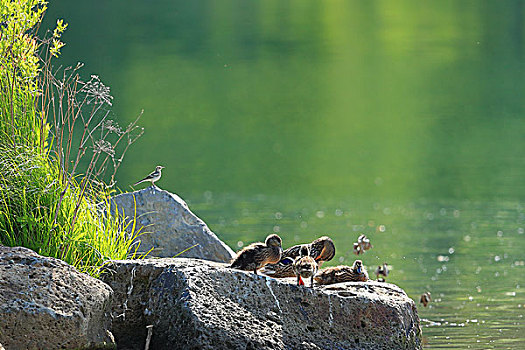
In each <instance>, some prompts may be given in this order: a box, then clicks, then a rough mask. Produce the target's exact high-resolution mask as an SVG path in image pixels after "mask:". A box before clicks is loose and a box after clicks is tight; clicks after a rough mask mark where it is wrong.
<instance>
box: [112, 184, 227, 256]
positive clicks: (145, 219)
mask: <svg viewBox="0 0 525 350" xmlns="http://www.w3.org/2000/svg"><path fill="white" fill-rule="evenodd" d="M115 207H116V208H117V209H118V212H119V214H120V215H121V216H122V217H128V218H133V217H135V218H136V219H137V220H136V221H137V229H139V228H142V231H141V232H142V235H140V236H139V237H138V238H137V240H140V249H139V250H140V251H142V252H145V251H149V250H150V249H151V248H153V250H152V251H151V253H150V255H152V256H157V257H174V256H176V255H177V254H179V253H181V252H182V251H184V250H186V249H188V248H190V247H193V248H191V249H189V250H187V251H185V252H184V253H182V254H180V255H179V256H180V257H188V258H201V259H206V260H212V261H218V262H229V261H230V260H231V259H232V258H233V257H234V256H235V254H234V252H233V251H232V250H231V248H230V247H228V246H227V245H226V244H225V243H224V242H222V241H221V240H220V239H219V238H218V237H217V236H216V235H215V234H214V233H213V232H212V231H211V230H210V229H209V228H208V226H207V225H206V224H205V223H204V221H202V220H201V219H199V218H198V217H197V216H196V215H195V214H193V213H192V212H191V210H190V209H189V208H188V205H187V204H186V202H184V201H183V200H182V199H181V198H180V197H179V196H177V195H176V194H173V193H170V192H168V191H164V190H161V189H160V188H158V187H156V186H150V187H147V188H145V189H142V190H140V191H135V192H130V193H123V194H120V195H118V196H115V197H113V198H111V209H112V210H113V211H114V210H115ZM135 210H136V211H135Z"/></svg>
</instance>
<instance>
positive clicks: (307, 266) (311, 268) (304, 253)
mask: <svg viewBox="0 0 525 350" xmlns="http://www.w3.org/2000/svg"><path fill="white" fill-rule="evenodd" d="M299 254H300V255H299V256H298V257H297V259H295V261H294V263H293V265H292V266H293V271H294V273H295V275H296V276H297V285H298V286H300V285H304V282H303V280H302V278H304V279H306V278H310V288H312V287H313V286H314V275H315V274H316V273H317V270H318V268H319V267H318V265H317V262H316V261H315V260H314V258H312V257H311V256H310V249H309V247H308V246H307V245H304V246H302V247H301V250H300V253H299Z"/></svg>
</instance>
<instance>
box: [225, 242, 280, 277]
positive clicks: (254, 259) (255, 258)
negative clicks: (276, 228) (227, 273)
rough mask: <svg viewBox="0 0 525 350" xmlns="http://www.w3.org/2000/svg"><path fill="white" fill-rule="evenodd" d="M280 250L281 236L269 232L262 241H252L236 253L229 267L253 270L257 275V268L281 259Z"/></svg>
mask: <svg viewBox="0 0 525 350" xmlns="http://www.w3.org/2000/svg"><path fill="white" fill-rule="evenodd" d="M282 252H283V248H282V240H281V237H279V236H278V235H276V234H271V235H269V236H268V237H266V240H265V241H264V243H261V242H257V243H252V244H250V245H249V246H247V247H245V248H244V249H243V250H241V251H240V252H239V253H237V256H236V257H235V258H234V259H233V261H232V263H231V265H230V267H231V268H233V269H238V270H245V271H253V273H255V274H256V275H257V270H258V269H260V268H261V267H263V266H265V265H266V264H275V263H278V262H279V260H281V254H282Z"/></svg>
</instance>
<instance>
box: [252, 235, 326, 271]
mask: <svg viewBox="0 0 525 350" xmlns="http://www.w3.org/2000/svg"><path fill="white" fill-rule="evenodd" d="M302 246H304V244H298V245H294V246H293V247H290V248H288V249H286V250H285V251H284V252H283V255H282V256H281V260H280V261H279V262H278V263H276V264H268V265H266V266H265V267H264V268H263V269H262V270H261V272H262V273H264V274H265V275H267V276H270V277H274V278H285V277H295V272H294V270H293V263H294V261H295V259H297V257H299V256H300V253H301V247H302ZM306 246H308V249H309V251H310V253H309V256H311V257H312V258H313V259H314V260H315V261H316V262H317V264H318V266H319V267H321V265H322V264H323V262H325V261H330V260H332V259H333V258H334V256H335V244H334V241H333V240H332V239H331V238H330V237H328V236H322V237H319V238H317V239H316V240H314V241H313V242H312V243H310V244H306Z"/></svg>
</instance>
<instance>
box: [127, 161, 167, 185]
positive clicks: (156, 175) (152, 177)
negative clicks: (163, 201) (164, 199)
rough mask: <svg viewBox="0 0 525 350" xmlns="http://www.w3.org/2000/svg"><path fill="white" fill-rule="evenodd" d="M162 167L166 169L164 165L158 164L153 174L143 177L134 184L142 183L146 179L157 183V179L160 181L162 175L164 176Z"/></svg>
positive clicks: (153, 183)
mask: <svg viewBox="0 0 525 350" xmlns="http://www.w3.org/2000/svg"><path fill="white" fill-rule="evenodd" d="M162 169H164V167H163V166H162V165H157V167H156V168H155V171H154V172H152V173H151V174H149V175H148V176H146V177H145V178H143V179H142V180H140V181H139V182H137V183H135V184H133V186H137V185H138V184H139V183H142V182H144V181H150V182H151V185H152V186H154V185H155V181H159V180H160V177H161V176H162V172H161V171H162Z"/></svg>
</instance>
